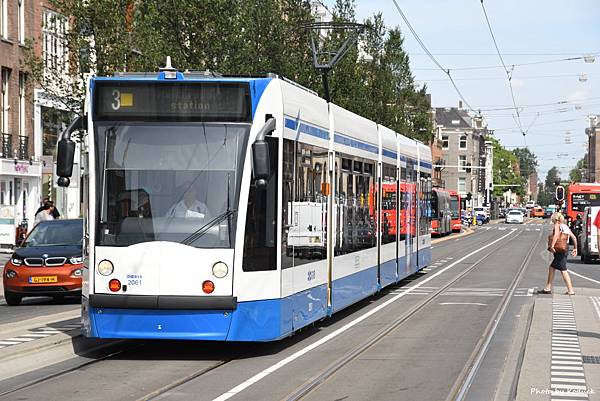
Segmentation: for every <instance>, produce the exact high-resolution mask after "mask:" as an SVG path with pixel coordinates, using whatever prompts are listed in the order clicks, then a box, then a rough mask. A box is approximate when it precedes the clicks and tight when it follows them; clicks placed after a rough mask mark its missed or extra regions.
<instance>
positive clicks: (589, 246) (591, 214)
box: [577, 206, 600, 263]
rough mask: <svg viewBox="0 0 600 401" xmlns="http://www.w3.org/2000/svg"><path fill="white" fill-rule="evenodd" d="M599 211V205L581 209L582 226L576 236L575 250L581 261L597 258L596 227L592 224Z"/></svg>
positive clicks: (599, 254) (587, 261) (585, 261)
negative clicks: (576, 247)
mask: <svg viewBox="0 0 600 401" xmlns="http://www.w3.org/2000/svg"><path fill="white" fill-rule="evenodd" d="M598 212H600V207H599V206H586V207H585V209H584V211H583V219H582V220H583V222H582V227H581V230H580V232H579V235H578V238H577V246H578V249H577V251H578V252H579V256H580V257H581V261H582V262H583V263H590V262H591V261H592V259H598V257H599V256H600V253H599V251H598V228H597V227H596V226H594V223H593V222H594V220H595V218H596V215H597V214H598Z"/></svg>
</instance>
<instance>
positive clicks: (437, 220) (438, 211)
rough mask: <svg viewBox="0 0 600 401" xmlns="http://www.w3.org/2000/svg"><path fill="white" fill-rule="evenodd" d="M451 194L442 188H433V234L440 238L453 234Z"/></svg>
mask: <svg viewBox="0 0 600 401" xmlns="http://www.w3.org/2000/svg"><path fill="white" fill-rule="evenodd" d="M450 204H451V201H450V193H449V192H448V191H445V190H443V189H440V188H433V192H432V197H431V209H432V216H431V234H432V235H437V236H439V237H441V236H445V235H448V234H451V233H452V210H451V208H450Z"/></svg>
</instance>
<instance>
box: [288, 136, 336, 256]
mask: <svg viewBox="0 0 600 401" xmlns="http://www.w3.org/2000/svg"><path fill="white" fill-rule="evenodd" d="M283 156H284V162H283V164H284V169H285V171H284V187H283V200H282V202H283V204H282V209H286V212H285V213H284V217H283V221H282V222H283V224H282V226H283V229H282V247H283V250H284V251H285V256H282V260H283V262H282V266H283V268H286V267H292V266H299V265H303V264H305V263H310V262H314V261H315V260H319V259H325V258H326V257H327V246H326V239H327V197H328V196H329V191H330V187H331V186H330V182H329V178H328V169H329V168H328V166H327V159H328V152H327V149H325V148H320V147H317V146H312V145H307V144H303V143H298V142H294V141H289V140H285V141H284V154H283Z"/></svg>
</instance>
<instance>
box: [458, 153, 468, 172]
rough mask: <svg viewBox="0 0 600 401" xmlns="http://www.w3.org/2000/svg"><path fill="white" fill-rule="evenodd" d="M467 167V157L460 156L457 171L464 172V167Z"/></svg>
mask: <svg viewBox="0 0 600 401" xmlns="http://www.w3.org/2000/svg"><path fill="white" fill-rule="evenodd" d="M466 166H467V156H465V155H460V156H458V171H466V169H465V167H466Z"/></svg>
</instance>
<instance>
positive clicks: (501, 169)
mask: <svg viewBox="0 0 600 401" xmlns="http://www.w3.org/2000/svg"><path fill="white" fill-rule="evenodd" d="M487 140H489V141H491V142H492V144H493V146H494V170H493V175H494V185H498V186H497V187H495V188H494V195H495V196H502V194H503V193H504V192H505V191H506V190H507V189H511V190H512V191H513V192H516V193H517V194H518V195H521V196H522V195H524V194H525V184H526V179H525V178H523V177H522V176H521V174H519V159H518V158H517V156H516V155H515V154H514V153H513V152H511V151H509V150H506V149H505V148H504V147H503V146H502V145H501V144H500V141H498V140H497V139H496V138H493V137H488V138H487ZM505 185H508V186H505Z"/></svg>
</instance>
